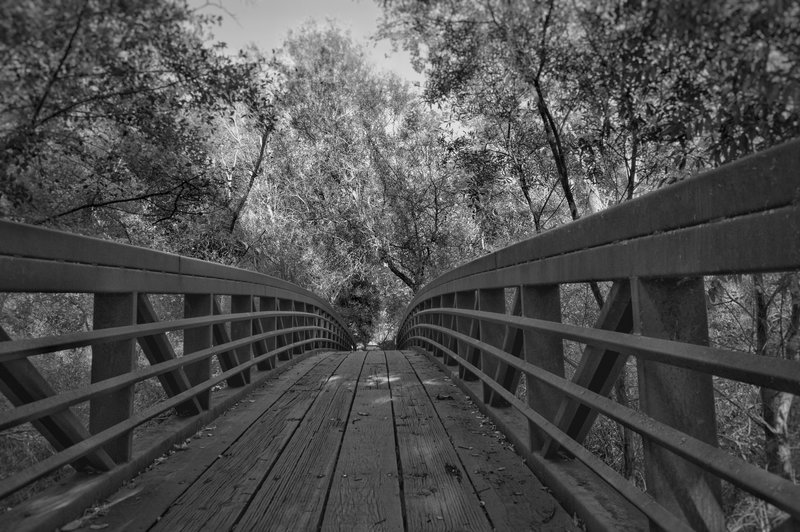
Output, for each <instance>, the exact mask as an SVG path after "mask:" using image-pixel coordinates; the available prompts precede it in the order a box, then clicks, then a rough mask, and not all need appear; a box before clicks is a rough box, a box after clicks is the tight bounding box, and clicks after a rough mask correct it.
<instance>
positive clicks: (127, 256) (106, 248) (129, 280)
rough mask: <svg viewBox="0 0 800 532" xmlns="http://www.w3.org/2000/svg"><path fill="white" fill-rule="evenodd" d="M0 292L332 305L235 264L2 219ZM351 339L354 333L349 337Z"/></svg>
mask: <svg viewBox="0 0 800 532" xmlns="http://www.w3.org/2000/svg"><path fill="white" fill-rule="evenodd" d="M0 270H2V271H3V272H4V274H3V276H2V277H0V292H110V293H113V292H129V291H136V292H146V293H164V294H168V293H186V294H193V293H209V292H212V293H219V294H246V293H249V294H254V295H264V296H272V297H278V298H287V299H288V298H290V297H291V299H294V300H297V301H302V302H304V303H311V304H313V305H316V306H317V307H319V308H320V309H322V310H324V311H325V312H327V313H329V314H330V315H331V316H332V317H333V318H334V320H336V322H337V323H338V324H339V325H340V326H341V327H342V329H343V330H345V331H346V330H348V329H347V326H346V325H345V324H344V321H343V320H342V318H341V316H339V313H338V312H336V310H334V309H333V307H332V306H331V305H330V304H329V303H328V302H327V301H325V300H323V299H322V298H320V297H318V296H317V295H315V294H313V293H312V292H310V291H308V290H306V289H304V288H301V287H299V286H297V285H295V284H293V283H290V282H288V281H284V280H281V279H278V278H275V277H272V276H269V275H265V274H262V273H256V272H252V271H248V270H243V269H241V268H235V267H233V266H224V265H222V264H215V263H213V262H208V261H203V260H199V259H193V258H190V257H185V256H182V255H177V254H174V253H166V252H161V251H155V250H152V249H148V248H143V247H138V246H132V245H129V244H121V243H118V242H112V241H108V240H102V239H99V238H94V237H88V236H82V235H76V234H72V233H66V232H63V231H57V230H53V229H45V228H41V227H35V226H31V225H26V224H21V223H16V222H9V221H0ZM349 339H350V340H351V343H353V344H354V343H355V342H353V341H352V337H351V338H349Z"/></svg>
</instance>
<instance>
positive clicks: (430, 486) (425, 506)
mask: <svg viewBox="0 0 800 532" xmlns="http://www.w3.org/2000/svg"><path fill="white" fill-rule="evenodd" d="M386 358H387V363H388V366H389V379H390V383H391V384H390V385H391V389H392V400H393V404H394V414H395V427H396V432H397V446H398V455H399V457H400V467H401V471H402V475H403V495H404V500H405V510H406V526H407V528H408V530H414V531H424V530H449V531H452V530H492V525H491V523H490V522H489V519H488V518H487V516H486V514H485V513H484V511H483V509H482V507H481V504H480V501H479V500H478V496H477V495H476V494H475V490H474V488H473V486H472V485H471V484H470V480H469V477H468V475H467V473H466V471H465V470H464V467H463V465H462V464H461V461H460V460H459V457H458V454H457V453H456V451H455V449H454V448H453V444H452V442H451V441H450V438H449V437H448V435H447V431H446V430H445V428H444V426H443V425H442V422H441V421H440V420H439V417H438V415H437V414H436V410H435V409H434V407H433V405H431V402H430V400H429V399H428V396H427V394H426V393H425V389H424V387H423V385H422V383H421V382H420V381H419V379H418V378H417V375H416V374H415V373H414V369H413V368H412V367H411V365H410V364H409V363H408V360H406V358H405V357H404V356H403V354H402V353H400V352H399V351H388V352H387V353H386Z"/></svg>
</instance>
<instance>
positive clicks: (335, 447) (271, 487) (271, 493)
mask: <svg viewBox="0 0 800 532" xmlns="http://www.w3.org/2000/svg"><path fill="white" fill-rule="evenodd" d="M365 354H366V353H364V352H355V353H351V354H350V355H349V356H348V357H347V359H346V360H345V361H344V362H343V363H342V364H341V365H340V366H339V367H338V368H337V370H336V372H334V374H333V375H332V376H331V378H330V379H329V380H328V381H327V382H326V383H325V385H324V386H323V389H322V391H321V392H320V394H319V395H318V396H317V398H316V400H315V401H314V403H313V405H312V407H311V409H310V410H309V412H308V415H306V416H305V417H304V418H303V420H302V421H301V422H300V425H299V426H298V428H297V430H296V431H295V433H294V434H293V435H292V439H291V441H290V442H289V444H288V445H287V446H286V449H285V450H284V451H283V453H282V454H281V456H280V458H278V461H277V462H276V463H275V465H274V467H273V468H272V469H271V471H270V473H269V475H268V476H267V478H266V479H265V481H264V484H263V485H262V486H261V488H260V489H259V490H258V492H257V493H256V494H255V496H254V497H253V499H252V501H251V503H250V505H249V506H248V508H247V510H246V511H245V513H244V514H243V515H242V517H241V519H240V521H239V522H238V524H237V525H236V527H235V529H236V530H257V531H262V530H309V529H314V528H316V527H317V526H318V525H319V523H320V520H321V519H322V512H323V510H324V503H325V498H326V495H327V493H328V488H329V486H330V483H331V476H332V474H333V471H334V467H335V465H336V459H337V456H338V453H339V447H340V445H341V442H342V436H343V432H344V426H345V424H346V423H347V420H348V415H349V412H350V407H351V405H352V402H353V396H354V394H355V388H356V384H357V382H358V377H359V373H360V372H361V366H362V365H363V363H364V357H365Z"/></svg>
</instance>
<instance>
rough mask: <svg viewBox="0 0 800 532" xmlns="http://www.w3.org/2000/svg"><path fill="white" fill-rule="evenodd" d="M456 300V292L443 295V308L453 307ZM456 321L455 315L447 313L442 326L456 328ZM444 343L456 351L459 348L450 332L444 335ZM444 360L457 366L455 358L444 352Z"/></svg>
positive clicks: (447, 363) (449, 364) (446, 363)
mask: <svg viewBox="0 0 800 532" xmlns="http://www.w3.org/2000/svg"><path fill="white" fill-rule="evenodd" d="M455 302H456V295H455V294H453V293H450V294H444V295H442V307H443V308H453V307H454V306H455ZM455 323H456V319H455V316H453V315H452V314H450V315H446V316H445V315H443V316H442V321H441V326H442V327H444V328H445V329H448V330H453V329H455ZM442 343H443V344H444V346H445V347H446V348H447V349H449V350H450V351H455V350H457V349H458V347H456V341H455V338H453V337H452V336H450V335H449V334H447V335H444V338H443V339H442ZM443 362H444V363H445V365H447V366H455V365H456V361H455V360H453V358H452V357H450V356H449V355H447V354H446V353H445V354H444V358H443Z"/></svg>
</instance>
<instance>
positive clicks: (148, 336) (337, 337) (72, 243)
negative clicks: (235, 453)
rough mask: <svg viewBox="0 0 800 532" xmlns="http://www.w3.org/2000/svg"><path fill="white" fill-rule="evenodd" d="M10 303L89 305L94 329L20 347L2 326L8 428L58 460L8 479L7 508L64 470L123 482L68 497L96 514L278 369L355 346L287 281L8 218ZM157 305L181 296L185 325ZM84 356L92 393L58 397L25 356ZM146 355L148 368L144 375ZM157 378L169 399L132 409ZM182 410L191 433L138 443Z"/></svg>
mask: <svg viewBox="0 0 800 532" xmlns="http://www.w3.org/2000/svg"><path fill="white" fill-rule="evenodd" d="M8 292H16V293H19V292H25V293H45V294H49V293H78V294H88V295H89V297H90V298H91V299H93V309H92V310H93V311H92V312H91V313H90V315H91V322H92V327H91V330H83V331H74V332H70V333H67V334H59V335H53V336H44V337H38V338H14V339H12V338H11V337H10V335H9V334H8V333H7V332H6V331H5V330H4V329H2V328H0V391H2V392H3V395H5V397H6V399H7V401H8V403H9V404H10V405H11V407H10V408H7V409H5V410H4V411H2V412H0V431H7V430H9V429H13V428H14V427H18V426H19V425H21V424H24V423H32V424H33V426H34V427H35V428H36V429H37V430H38V431H39V432H40V433H41V434H42V435H43V436H44V437H45V438H46V439H47V441H48V442H49V443H50V444H51V445H52V447H53V448H54V451H55V452H54V453H53V454H52V455H51V456H49V457H47V458H45V459H43V460H41V461H39V462H37V463H35V464H33V465H32V466H30V467H27V468H25V469H23V470H21V471H19V472H16V473H15V474H12V475H10V476H9V475H7V474H3V475H2V476H0V498H3V497H6V496H8V495H9V494H12V493H15V492H16V491H17V490H20V489H21V488H23V487H25V486H27V485H29V484H30V483H32V482H34V481H35V480H37V479H39V478H41V477H43V476H46V475H48V474H50V473H52V472H54V471H56V470H58V469H59V468H61V467H63V466H65V465H72V466H73V467H74V468H75V469H77V470H79V471H86V470H98V471H112V472H116V473H115V474H114V475H110V476H109V475H106V477H105V478H107V479H110V480H104V481H103V482H104V487H103V488H102V489H101V490H100V491H98V490H93V491H92V492H91V493H90V494H88V495H84V496H82V497H72V503H74V504H84V505H85V506H88V505H89V504H91V503H92V502H93V498H96V497H99V496H102V495H103V493H102V490H103V489H105V493H108V492H109V490H111V489H113V488H114V485H119V484H121V482H122V481H124V480H126V479H127V478H129V477H130V476H132V475H133V474H134V473H135V472H136V471H137V470H140V469H142V468H143V467H146V466H147V465H148V464H150V463H152V461H153V460H154V459H155V458H157V457H158V456H159V455H160V454H162V453H164V452H165V451H166V450H169V449H170V448H171V447H172V446H173V445H174V444H175V443H180V442H182V441H183V439H185V438H186V437H187V436H191V435H193V434H194V433H195V432H196V431H197V430H199V429H200V428H201V427H202V425H203V424H205V423H208V422H209V421H210V420H211V419H213V417H215V416H216V415H218V414H219V413H221V412H222V411H224V409H225V408H227V407H229V406H231V405H232V404H233V402H235V401H236V400H237V399H238V398H240V397H241V396H242V395H243V394H244V393H245V391H247V390H249V389H250V388H252V386H254V385H255V384H257V383H258V382H262V381H263V379H264V378H265V377H266V376H268V375H270V373H269V370H272V369H273V368H275V367H276V365H279V364H282V362H285V361H289V360H290V359H291V358H292V357H293V356H298V355H300V354H302V353H304V352H310V351H313V350H320V349H323V350H350V349H352V348H353V346H354V341H353V338H352V336H351V335H350V333H349V332H348V330H347V327H346V325H345V324H344V322H343V321H342V320H341V318H340V317H339V316H338V315H337V313H336V312H335V311H334V309H333V308H331V306H330V305H329V304H328V303H327V302H325V301H323V300H321V299H320V298H318V297H317V296H315V295H313V294H312V293H310V292H308V291H306V290H303V289H301V288H299V287H298V286H295V285H293V284H291V283H288V282H284V281H281V280H279V279H276V278H273V277H269V276H267V275H262V274H258V273H254V272H250V271H245V270H241V269H237V268H232V267H226V266H222V265H219V264H214V263H209V262H205V261H200V260H195V259H191V258H187V257H182V256H178V255H172V254H168V253H161V252H156V251H153V250H149V249H144V248H138V247H134V246H128V245H123V244H118V243H113V242H108V241H103V240H98V239H94V238H87V237H83V236H77V235H72V234H68V233H63V232H58V231H52V230H47V229H42V228H38V227H33V226H28V225H22V224H16V223H11V222H2V221H0V293H8ZM162 294H175V295H178V296H182V299H183V301H182V303H183V312H182V317H179V318H177V319H175V318H174V317H173V319H168V320H161V319H160V318H159V316H158V315H157V312H156V310H155V308H154V301H156V300H154V299H153V298H154V297H156V295H158V297H161V295H162ZM174 299H175V296H173V300H174ZM178 303H179V304H180V301H178ZM228 309H229V310H230V311H229V312H228ZM172 314H175V313H174V312H173V313H172ZM179 314H180V313H179ZM181 332H182V335H181ZM176 335H177V336H176ZM175 338H178V340H177V341H174V340H175ZM181 340H182V346H181V345H180V343H181ZM137 344H138V350H137ZM176 344H177V345H176ZM76 348H90V350H91V370H90V371H91V376H90V381H91V382H90V383H89V384H88V385H85V386H77V387H74V388H72V389H68V390H66V391H62V392H61V393H57V392H56V391H55V389H54V388H55V387H54V385H53V384H52V383H50V382H48V381H47V380H46V379H45V377H44V376H43V374H42V373H41V372H40V371H39V369H38V368H37V365H36V363H35V361H31V359H30V357H34V356H38V355H45V356H54V355H55V354H56V353H57V352H59V351H63V350H70V349H76ZM140 358H142V359H144V358H146V359H147V361H148V363H149V364H144V365H143V366H142V367H139V366H140V364H139V362H138V360H139V359H140ZM212 359H216V361H217V363H218V364H217V365H218V368H219V369H218V371H216V372H212ZM148 379H157V380H158V382H159V383H160V385H161V387H162V388H163V391H164V393H165V395H166V399H165V400H164V401H161V402H157V403H156V404H154V405H151V406H146V407H145V408H144V409H143V410H141V411H134V408H133V406H134V393H135V387H136V386H137V384H139V383H142V382H143V381H145V380H148ZM82 403H83V404H86V403H88V405H89V414H88V426H87V423H85V421H83V420H81V419H80V418H79V416H78V415H76V414H75V413H74V412H73V410H71V409H70V407H72V406H75V405H79V404H82ZM173 409H174V410H175V411H176V412H177V414H178V416H179V417H180V418H183V419H184V422H182V423H178V424H177V425H175V427H173V429H171V430H170V431H169V432H167V431H165V432H164V433H163V434H162V435H161V437H156V438H152V437H151V438H149V439H148V440H147V441H145V442H142V443H141V444H140V443H139V442H137V441H136V440H134V438H133V434H134V429H136V428H137V427H139V426H140V425H142V424H144V423H146V422H148V421H149V420H152V419H153V418H156V417H157V416H161V415H162V414H164V413H165V412H169V411H171V410H173ZM5 473H7V472H5ZM83 499H85V500H83ZM81 500H82V502H81Z"/></svg>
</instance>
